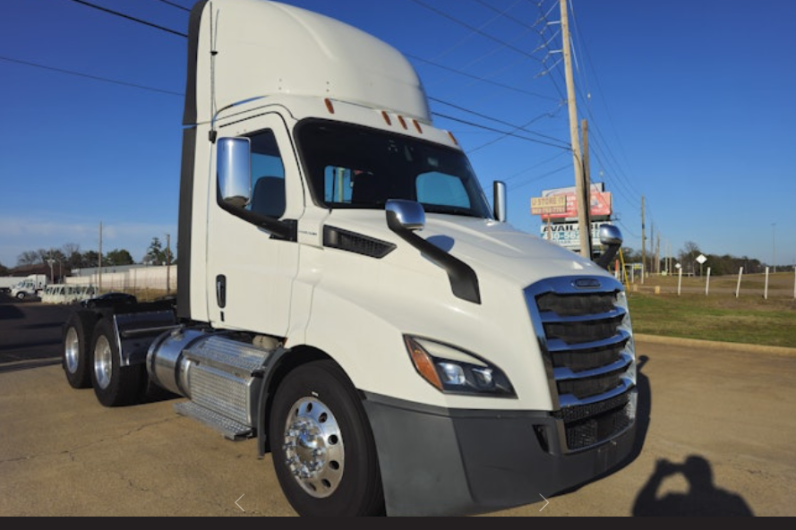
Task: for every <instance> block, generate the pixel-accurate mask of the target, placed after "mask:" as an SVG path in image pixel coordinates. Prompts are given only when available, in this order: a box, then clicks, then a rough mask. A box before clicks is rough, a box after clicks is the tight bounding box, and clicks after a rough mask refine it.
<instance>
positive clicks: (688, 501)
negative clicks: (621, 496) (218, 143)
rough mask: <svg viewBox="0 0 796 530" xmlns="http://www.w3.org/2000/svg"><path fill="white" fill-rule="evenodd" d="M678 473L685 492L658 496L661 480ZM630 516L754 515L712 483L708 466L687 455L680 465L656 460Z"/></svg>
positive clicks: (746, 507) (711, 472) (734, 497)
mask: <svg viewBox="0 0 796 530" xmlns="http://www.w3.org/2000/svg"><path fill="white" fill-rule="evenodd" d="M678 473H681V474H682V475H683V476H684V477H685V479H686V480H687V481H688V492H687V493H668V494H666V495H664V496H659V495H658V490H659V489H660V487H661V484H662V483H663V481H664V479H666V478H667V477H670V476H673V475H676V474H678ZM633 515H634V516H649V515H651V516H747V517H750V516H754V513H752V510H751V508H750V507H749V505H748V504H747V503H746V501H745V500H744V499H743V497H741V496H740V495H738V494H735V493H732V492H729V491H726V490H723V489H720V488H717V487H716V486H715V485H714V484H713V471H712V469H711V467H710V463H709V462H708V461H707V460H706V459H704V458H703V457H701V456H697V455H691V456H689V457H688V458H687V459H686V460H685V462H684V463H683V464H680V465H678V464H675V463H673V462H671V461H669V460H666V459H662V460H658V463H657V465H656V466H655V472H654V473H653V475H652V477H650V479H649V481H648V482H647V484H646V485H645V486H644V487H643V488H642V489H641V491H640V492H639V494H638V496H637V497H636V502H635V504H634V506H633Z"/></svg>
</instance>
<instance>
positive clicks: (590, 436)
mask: <svg viewBox="0 0 796 530" xmlns="http://www.w3.org/2000/svg"><path fill="white" fill-rule="evenodd" d="M583 279H584V278H583V277H581V276H569V277H560V278H554V279H552V280H545V281H543V282H540V283H537V284H534V285H531V286H529V287H528V288H526V289H525V298H526V303H527V305H528V310H529V312H530V314H531V320H532V321H533V324H534V327H535V329H536V334H537V336H538V339H539V345H540V347H541V350H542V353H543V355H544V360H545V364H546V366H547V367H548V377H549V380H550V389H551V397H552V398H553V403H555V404H556V405H557V409H558V410H557V411H556V413H555V414H554V416H555V417H556V418H557V419H559V420H560V421H561V422H562V423H563V426H564V429H565V431H566V436H565V438H566V441H567V449H568V450H569V451H576V450H580V449H585V448H587V447H591V446H593V445H596V444H599V443H601V442H604V441H606V440H608V439H611V438H613V437H615V436H617V435H619V434H620V433H622V432H624V431H625V430H626V429H627V428H628V427H629V426H631V425H632V423H633V421H634V419H635V352H634V343H633V337H632V331H631V327H630V316H629V314H628V312H627V303H626V299H625V294H624V290H623V288H622V285H621V284H620V283H619V282H618V281H616V280H614V279H613V278H603V277H600V278H595V279H597V280H598V282H594V281H588V282H586V281H582V280H583ZM584 285H585V286H587V287H585V288H584V287H583V286H584Z"/></svg>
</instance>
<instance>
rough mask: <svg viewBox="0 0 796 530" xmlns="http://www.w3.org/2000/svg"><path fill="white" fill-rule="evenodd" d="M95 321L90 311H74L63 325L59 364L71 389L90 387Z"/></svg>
mask: <svg viewBox="0 0 796 530" xmlns="http://www.w3.org/2000/svg"><path fill="white" fill-rule="evenodd" d="M96 321H97V316H96V315H95V314H94V313H92V312H90V311H74V312H72V314H71V315H70V316H69V319H68V320H67V321H66V324H64V334H63V335H64V338H63V344H62V346H63V358H62V359H61V360H62V362H61V364H62V366H63V369H64V372H65V373H66V380H67V381H68V382H69V385H70V386H71V387H72V388H89V387H91V351H90V348H91V343H92V340H91V339H92V333H93V331H94V325H95V323H96Z"/></svg>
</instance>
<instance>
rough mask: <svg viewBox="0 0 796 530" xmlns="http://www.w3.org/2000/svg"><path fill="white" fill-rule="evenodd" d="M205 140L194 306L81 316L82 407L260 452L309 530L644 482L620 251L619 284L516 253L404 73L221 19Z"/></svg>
mask: <svg viewBox="0 0 796 530" xmlns="http://www.w3.org/2000/svg"><path fill="white" fill-rule="evenodd" d="M184 125H185V128H184V133H183V150H182V174H181V185H180V197H179V246H178V250H179V258H180V267H179V272H178V294H177V297H176V303H170V302H152V303H137V304H124V305H116V306H114V304H113V302H106V303H104V304H103V303H100V302H97V303H96V304H93V307H88V308H83V309H81V310H80V311H76V312H75V313H74V314H73V315H72V316H71V317H70V319H69V321H68V322H67V323H66V324H65V326H64V347H63V351H64V355H63V366H64V369H65V372H66V376H67V379H68V381H69V383H70V384H71V385H72V386H73V387H75V388H82V387H93V389H94V392H95V394H96V396H97V398H98V400H99V401H100V403H102V404H103V405H105V406H109V407H113V406H119V405H126V404H132V403H136V402H137V401H139V400H141V399H142V397H143V396H145V395H146V392H147V391H151V390H153V389H161V390H163V389H165V390H167V391H169V392H170V393H173V394H176V395H177V396H180V397H181V398H182V399H179V400H178V401H176V402H175V409H176V412H177V413H179V414H182V415H185V416H190V417H192V418H195V419H197V420H199V421H201V422H202V423H204V424H206V425H208V426H210V427H213V428H215V429H216V430H218V431H219V432H221V433H222V434H223V435H224V436H225V437H227V438H229V439H231V440H235V439H242V438H243V439H245V438H256V439H257V441H258V444H257V447H258V451H259V456H260V457H261V458H262V457H264V456H265V455H266V454H267V453H270V454H271V457H272V461H273V465H274V468H275V472H276V475H277V477H278V479H279V482H280V484H281V486H282V488H283V491H284V494H285V496H286V498H287V500H288V501H289V502H290V504H291V505H292V506H293V507H294V508H295V510H296V512H297V513H298V514H300V515H310V516H327V515H328V516H332V515H375V514H387V515H466V514H478V513H487V512H491V511H495V510H499V509H503V508H507V507H511V506H518V505H523V504H528V503H534V502H539V501H541V500H542V497H543V496H544V497H549V496H551V495H554V494H555V493H556V492H560V491H562V490H565V489H568V488H572V487H575V486H577V485H580V484H583V483H585V482H588V481H591V480H593V479H595V478H597V477H599V476H601V475H603V474H605V473H606V472H609V471H611V470H612V469H615V468H616V467H617V466H619V465H620V464H621V463H622V462H623V461H624V460H626V459H627V458H628V457H629V455H630V454H631V452H632V448H633V445H634V442H635V436H636V435H635V432H636V429H635V410H636V388H635V378H636V374H635V352H634V340H633V334H632V330H631V326H630V317H629V314H628V308H627V301H626V298H625V292H624V290H623V287H622V285H621V284H620V283H619V282H618V281H617V280H616V279H614V278H613V277H612V276H611V275H610V274H609V273H608V272H607V271H606V270H605V266H606V265H607V263H608V261H609V260H610V259H611V258H612V255H613V254H615V253H616V250H617V248H618V246H619V245H620V244H621V238H620V235H619V234H618V232H615V231H614V229H613V228H612V227H605V229H604V232H603V235H604V240H603V242H604V243H605V244H606V248H607V251H606V253H605V254H603V255H602V256H601V257H600V258H599V259H598V260H597V262H594V261H590V260H587V259H584V258H581V257H579V256H578V255H576V254H574V253H573V252H571V251H569V250H566V249H563V248H561V247H558V246H556V245H554V244H551V243H549V242H545V241H543V240H541V239H540V238H538V237H536V236H534V235H531V234H527V233H524V232H521V231H518V230H516V229H514V228H512V227H511V226H510V225H509V224H508V223H506V222H505V220H506V216H505V193H506V192H505V187H504V186H502V184H500V183H498V184H496V185H495V187H494V188H495V193H494V199H493V205H492V206H491V207H490V205H489V202H488V200H487V199H486V197H485V195H484V193H483V191H482V189H481V186H480V185H479V181H478V179H477V177H476V175H475V174H474V173H473V170H472V168H471V166H470V164H469V163H468V160H467V157H466V156H465V153H464V152H463V151H462V149H461V147H460V146H459V144H458V143H457V141H456V139H455V138H454V136H453V135H451V134H450V133H448V132H446V131H443V130H440V129H437V128H435V127H434V124H433V123H432V119H431V116H430V112H429V107H428V102H427V99H426V95H425V93H424V90H423V87H422V84H421V82H420V80H419V79H418V77H417V75H416V72H415V71H414V69H413V68H412V67H411V65H410V64H409V63H408V62H407V60H406V59H405V58H404V57H403V56H402V55H401V54H400V53H399V52H398V51H396V50H395V49H394V48H392V47H390V46H388V45H387V44H385V43H384V42H382V41H380V40H378V39H376V38H374V37H372V36H370V35H368V34H366V33H363V32H362V31H359V30H357V29H355V28H353V27H350V26H348V25H346V24H343V23H341V22H339V21H336V20H333V19H330V18H328V17H325V16H322V15H319V14H316V13H312V12H309V11H306V10H303V9H299V8H296V7H294V6H290V5H285V4H282V3H275V2H268V1H263V0H211V1H207V0H201V1H199V2H198V3H196V5H195V6H194V8H193V10H192V12H191V16H190V24H189V48H188V79H187V90H186V100H185V113H184ZM90 305H92V304H90Z"/></svg>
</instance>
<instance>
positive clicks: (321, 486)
mask: <svg viewBox="0 0 796 530" xmlns="http://www.w3.org/2000/svg"><path fill="white" fill-rule="evenodd" d="M269 435H270V436H269V437H270V439H271V451H272V456H273V462H274V469H275V471H276V475H277V478H278V479H279V483H280V484H281V486H282V490H283V491H284V493H285V496H286V497H287V500H288V502H290V505H291V506H293V508H294V509H295V510H296V511H297V512H298V513H299V515H304V516H323V517H325V516H370V515H383V514H384V493H383V489H382V484H381V474H380V472H379V462H378V458H377V455H376V445H375V443H374V441H373V434H372V432H371V430H370V424H369V422H368V419H367V416H366V415H365V411H364V409H363V407H362V403H361V400H360V398H359V396H358V395H357V393H356V390H355V389H354V387H353V386H352V384H351V383H350V381H349V380H348V377H347V376H346V375H345V373H344V372H343V370H342V369H341V368H340V367H339V366H338V365H337V364H335V363H334V362H332V361H327V360H324V361H316V362H312V363H309V364H306V365H303V366H300V367H298V368H296V369H295V370H294V371H293V372H291V373H290V374H288V375H287V377H285V380H284V381H283V382H282V384H281V385H279V388H278V389H277V394H276V396H275V398H274V403H273V407H272V409H271V416H270V425H269Z"/></svg>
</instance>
